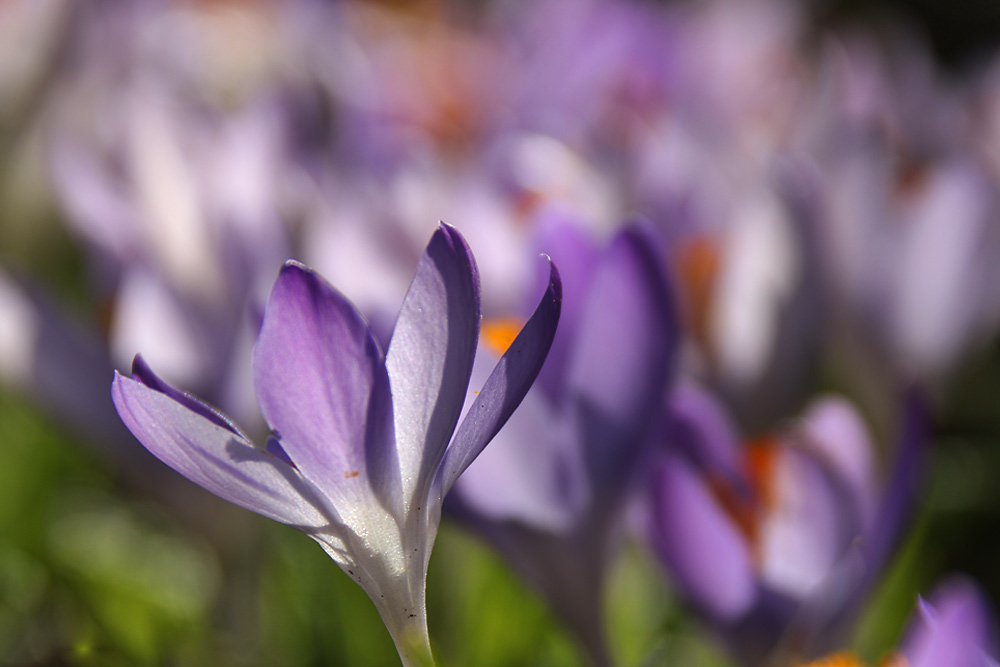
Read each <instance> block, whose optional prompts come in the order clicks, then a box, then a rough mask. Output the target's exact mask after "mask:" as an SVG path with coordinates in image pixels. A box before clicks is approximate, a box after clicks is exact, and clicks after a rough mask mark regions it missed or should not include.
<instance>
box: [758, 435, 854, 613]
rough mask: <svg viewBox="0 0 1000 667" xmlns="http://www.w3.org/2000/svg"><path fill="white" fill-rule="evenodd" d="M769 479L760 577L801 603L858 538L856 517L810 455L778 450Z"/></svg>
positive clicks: (848, 499) (850, 501)
mask: <svg viewBox="0 0 1000 667" xmlns="http://www.w3.org/2000/svg"><path fill="white" fill-rule="evenodd" d="M772 474H773V485H774V488H773V491H772V493H773V495H774V498H773V499H772V502H773V507H769V508H768V511H767V512H766V514H765V515H764V518H763V520H762V521H761V525H760V538H759V549H760V570H761V571H760V577H761V579H762V580H763V582H764V583H765V584H766V585H768V586H770V587H771V588H773V589H774V590H776V591H779V592H781V593H783V594H785V595H788V596H790V597H793V598H798V599H803V598H805V597H806V596H808V595H809V593H810V592H812V591H813V590H815V589H816V588H817V587H818V586H820V585H821V584H822V583H823V581H824V579H825V577H826V576H827V574H828V573H829V572H831V571H832V570H833V568H834V566H835V565H836V563H837V561H838V560H839V558H840V556H841V555H842V554H843V553H845V552H846V551H847V550H848V548H849V546H850V543H851V540H852V539H853V538H855V537H857V536H858V535H859V534H860V533H861V530H862V526H861V521H860V513H859V510H858V509H857V505H856V499H855V498H854V497H853V496H852V495H851V493H850V490H849V488H848V487H847V486H846V485H844V484H842V483H840V480H838V479H837V478H835V476H834V475H833V474H832V472H831V470H830V468H829V466H827V465H826V464H825V463H824V462H822V461H820V460H818V459H817V458H816V457H815V456H813V455H812V454H811V452H806V451H803V450H800V449H798V448H793V447H787V448H784V449H781V450H780V452H779V454H778V457H777V460H776V461H775V463H774V472H773V473H772Z"/></svg>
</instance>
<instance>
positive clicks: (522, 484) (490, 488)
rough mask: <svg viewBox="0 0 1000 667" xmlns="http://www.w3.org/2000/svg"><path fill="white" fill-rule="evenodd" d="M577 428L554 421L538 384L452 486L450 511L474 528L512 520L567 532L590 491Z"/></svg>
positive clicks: (572, 422)
mask: <svg viewBox="0 0 1000 667" xmlns="http://www.w3.org/2000/svg"><path fill="white" fill-rule="evenodd" d="M480 356H482V357H484V358H485V359H484V361H487V362H488V363H489V366H490V368H491V369H492V366H493V362H494V361H495V357H493V356H492V355H491V354H489V353H488V352H485V351H484V352H481V353H480ZM546 363H548V362H546ZM484 365H485V364H484ZM479 374H483V375H485V370H482V371H481V370H480V365H479V362H478V359H477V366H476V370H475V371H473V375H472V378H473V382H475V380H476V379H477V377H476V376H477V375H479ZM483 380H484V381H485V378H483ZM474 386H479V385H478V384H476V385H474ZM576 427H577V422H576V421H575V420H570V419H557V418H553V414H552V406H551V404H550V402H549V401H548V397H547V396H546V394H545V392H544V391H543V390H542V389H541V388H540V387H539V386H538V383H537V382H536V383H535V385H534V386H532V387H531V389H530V390H529V391H528V393H527V395H525V397H524V401H523V402H522V403H521V405H520V406H519V407H518V408H517V410H515V411H514V414H512V415H511V417H510V419H509V420H508V421H507V423H506V424H505V425H504V427H503V428H502V429H500V432H499V433H497V434H496V436H495V437H494V438H493V439H492V440H491V441H490V446H489V447H486V448H484V449H483V450H482V452H481V453H480V454H479V456H477V457H476V459H475V461H473V462H472V464H471V465H470V466H469V467H468V469H466V470H465V472H463V473H462V476H461V477H459V478H458V480H457V481H456V482H455V487H454V491H455V492H454V493H452V494H451V495H449V496H448V500H447V501H446V502H448V503H449V504H450V506H449V510H450V511H451V510H454V511H458V512H462V513H463V515H464V516H465V518H466V519H467V520H468V521H469V522H470V523H473V524H486V523H489V522H509V521H516V522H518V523H520V524H524V525H525V526H529V527H531V528H532V529H534V530H537V531H544V532H549V533H566V532H568V531H569V530H570V529H571V527H572V526H574V525H575V524H576V523H577V521H578V520H579V518H580V516H581V514H582V513H583V511H584V508H585V507H587V503H588V500H589V490H590V489H589V487H588V485H587V483H586V479H587V472H586V470H585V469H584V467H583V459H582V453H581V452H580V448H579V446H578V443H579V442H580V434H579V433H578V432H577V430H576ZM541 443H544V446H542V444H541ZM457 503H461V504H463V505H465V506H467V507H462V508H459V507H456V506H455V505H456V504H457ZM480 528H485V526H484V525H481V526H480Z"/></svg>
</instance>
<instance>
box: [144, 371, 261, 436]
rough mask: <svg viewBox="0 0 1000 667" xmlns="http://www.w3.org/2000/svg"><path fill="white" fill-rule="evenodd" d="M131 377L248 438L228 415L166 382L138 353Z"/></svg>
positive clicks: (218, 424)
mask: <svg viewBox="0 0 1000 667" xmlns="http://www.w3.org/2000/svg"><path fill="white" fill-rule="evenodd" d="M132 379H133V380H137V381H139V382H141V383H142V384H144V385H146V386H147V387H149V388H150V389H155V390H156V391H158V392H160V393H161V394H166V395H167V396H169V397H170V398H172V399H174V400H175V401H177V402H178V403H180V404H181V405H183V406H184V407H185V408H187V409H188V410H191V411H192V412H194V413H196V414H199V415H201V416H202V417H204V418H206V419H208V420H209V421H211V422H213V423H214V424H216V425H217V426H221V427H222V428H224V429H227V430H229V431H232V432H233V433H234V434H236V435H238V436H239V437H240V438H242V439H243V440H247V441H249V438H247V437H246V435H244V434H243V432H242V431H240V429H239V427H237V426H236V424H234V423H233V422H232V420H231V419H229V417H227V416H225V415H224V414H222V413H221V412H219V411H218V410H216V409H215V408H213V407H212V406H210V405H209V404H208V403H205V402H204V401H202V400H201V399H198V398H196V397H194V396H192V395H191V394H189V393H187V392H185V391H181V390H180V389H177V388H176V387H174V386H172V385H170V384H168V383H167V382H166V381H165V380H163V379H162V378H161V377H160V376H158V375H157V374H156V373H154V372H153V369H152V368H150V367H149V364H147V363H146V360H145V359H143V358H142V355H140V354H137V355H135V359H133V360H132Z"/></svg>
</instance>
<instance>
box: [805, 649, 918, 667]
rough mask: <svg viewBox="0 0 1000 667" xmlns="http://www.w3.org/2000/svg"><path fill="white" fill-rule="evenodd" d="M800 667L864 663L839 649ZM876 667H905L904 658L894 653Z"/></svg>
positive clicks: (845, 666)
mask: <svg viewBox="0 0 1000 667" xmlns="http://www.w3.org/2000/svg"><path fill="white" fill-rule="evenodd" d="M800 667H865V663H863V662H861V659H860V658H858V656H857V655H855V654H854V653H851V652H849V651H840V652H838V653H833V654H831V655H828V656H826V657H825V658H820V659H819V660H815V661H813V662H810V663H808V664H803V665H800ZM878 667H906V660H905V659H904V658H903V657H902V656H898V655H894V656H890V657H889V658H887V659H885V660H883V661H882V662H880V663H879V664H878Z"/></svg>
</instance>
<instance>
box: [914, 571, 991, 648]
mask: <svg viewBox="0 0 1000 667" xmlns="http://www.w3.org/2000/svg"><path fill="white" fill-rule="evenodd" d="M919 611H920V619H919V622H918V623H917V624H916V625H915V627H914V629H913V630H912V631H911V632H910V634H909V636H908V637H907V640H906V643H905V647H904V649H903V654H904V655H905V656H906V659H907V663H906V664H907V665H908V666H909V667H937V666H938V665H955V666H956V667H995V666H996V665H997V661H996V659H995V658H994V657H992V656H991V653H993V654H995V651H996V647H995V646H994V643H995V642H994V638H993V636H992V628H991V624H992V619H991V618H990V613H989V610H988V608H987V605H986V603H985V601H984V600H983V598H982V595H981V593H979V591H978V590H977V589H976V587H975V586H974V585H973V584H972V583H970V582H968V581H965V580H953V581H950V582H947V583H945V584H942V585H941V586H939V587H938V589H937V590H935V592H934V594H933V595H932V596H931V600H930V602H927V601H924V600H923V599H921V600H920V605H919Z"/></svg>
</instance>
